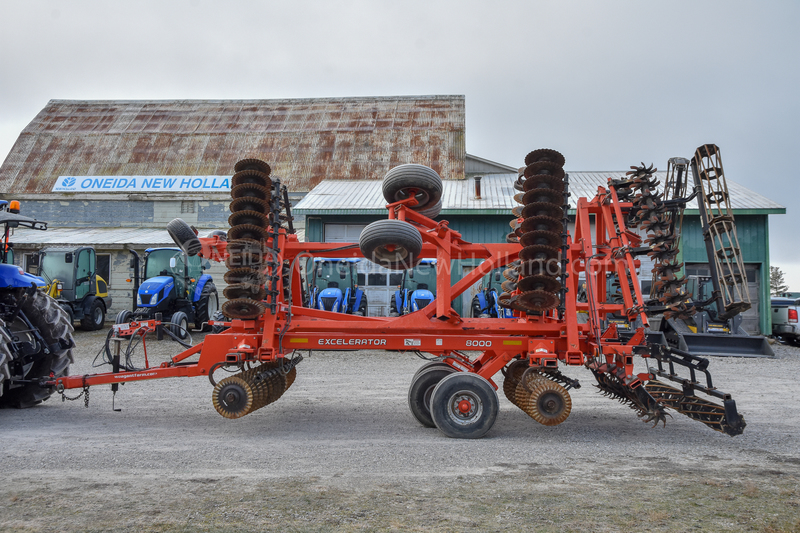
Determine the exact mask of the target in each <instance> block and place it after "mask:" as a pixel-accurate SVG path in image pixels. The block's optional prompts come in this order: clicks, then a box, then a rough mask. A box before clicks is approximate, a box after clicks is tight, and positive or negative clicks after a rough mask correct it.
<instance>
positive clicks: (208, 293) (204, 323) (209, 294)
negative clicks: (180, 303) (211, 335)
mask: <svg viewBox="0 0 800 533" xmlns="http://www.w3.org/2000/svg"><path fill="white" fill-rule="evenodd" d="M209 285H210V287H209V286H206V287H205V288H204V289H203V293H202V294H201V295H200V299H199V300H198V301H197V303H196V304H195V308H194V329H199V330H202V331H211V326H209V325H208V321H209V320H211V319H212V318H213V316H214V315H215V314H216V312H217V311H219V296H218V295H217V288H216V287H215V286H214V285H213V284H211V283H210V282H209Z"/></svg>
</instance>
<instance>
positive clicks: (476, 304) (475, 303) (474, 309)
mask: <svg viewBox="0 0 800 533" xmlns="http://www.w3.org/2000/svg"><path fill="white" fill-rule="evenodd" d="M470 316H471V317H472V318H481V302H480V300H479V299H478V295H477V294H476V295H475V296H473V297H472V304H471V305H470Z"/></svg>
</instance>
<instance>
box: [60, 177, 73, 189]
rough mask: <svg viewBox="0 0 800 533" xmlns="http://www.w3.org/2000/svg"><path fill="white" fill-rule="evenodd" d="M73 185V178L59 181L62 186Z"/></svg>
mask: <svg viewBox="0 0 800 533" xmlns="http://www.w3.org/2000/svg"><path fill="white" fill-rule="evenodd" d="M73 185H75V178H64V181H62V182H61V186H62V187H72V186H73Z"/></svg>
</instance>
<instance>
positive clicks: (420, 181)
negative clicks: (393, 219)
mask: <svg viewBox="0 0 800 533" xmlns="http://www.w3.org/2000/svg"><path fill="white" fill-rule="evenodd" d="M381 190H382V192H383V197H384V198H385V199H386V201H387V202H389V203H394V202H398V201H400V200H405V199H406V198H410V197H411V196H415V197H416V198H417V201H419V204H417V205H415V206H413V207H411V209H413V210H414V211H421V210H423V209H429V208H432V207H434V206H435V205H436V202H438V201H439V199H440V198H441V197H442V178H441V177H439V174H437V173H436V171H435V170H433V169H432V168H430V167H426V166H425V165H417V164H413V163H410V164H407V165H400V166H397V167H394V168H393V169H391V170H390V171H389V172H387V173H386V176H384V178H383V184H382V185H381ZM437 215H438V213H437Z"/></svg>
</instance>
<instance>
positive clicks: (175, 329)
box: [169, 311, 189, 340]
mask: <svg viewBox="0 0 800 533" xmlns="http://www.w3.org/2000/svg"><path fill="white" fill-rule="evenodd" d="M169 321H170V323H171V324H170V326H169V330H170V331H171V332H172V334H173V335H175V336H176V337H178V338H179V339H181V340H184V339H185V338H187V337H188V336H189V317H188V316H186V313H184V312H183V311H178V312H176V313H174V314H173V315H172V318H170V320H169Z"/></svg>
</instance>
